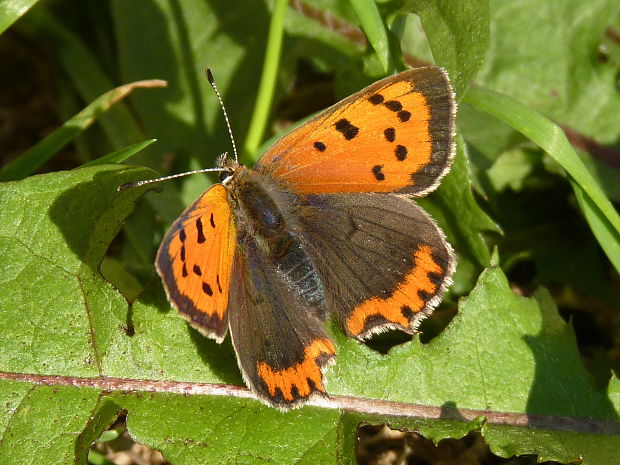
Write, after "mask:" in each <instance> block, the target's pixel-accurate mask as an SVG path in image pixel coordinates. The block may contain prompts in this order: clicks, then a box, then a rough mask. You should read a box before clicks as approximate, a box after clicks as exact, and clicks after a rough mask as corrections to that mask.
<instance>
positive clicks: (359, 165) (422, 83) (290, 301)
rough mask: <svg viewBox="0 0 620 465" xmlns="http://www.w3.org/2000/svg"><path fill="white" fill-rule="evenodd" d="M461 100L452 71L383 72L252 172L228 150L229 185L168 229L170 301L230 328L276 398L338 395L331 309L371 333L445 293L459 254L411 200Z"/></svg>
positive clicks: (243, 358)
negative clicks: (332, 376)
mask: <svg viewBox="0 0 620 465" xmlns="http://www.w3.org/2000/svg"><path fill="white" fill-rule="evenodd" d="M216 91H217V89H216ZM218 97H219V93H218ZM455 107H456V104H455V101H454V95H453V92H452V88H451V86H450V83H449V80H448V77H447V75H446V73H445V71H443V70H442V69H441V68H437V67H426V68H417V69H412V70H408V71H405V72H402V73H400V74H396V75H393V76H391V77H388V78H385V79H383V80H380V81H378V82H375V83H374V84H372V85H370V86H369V87H366V88H365V89H363V90H361V91H359V92H357V93H355V94H353V95H351V96H349V97H348V98H345V99H344V100H342V101H340V102H338V103H337V104H335V105H334V106H332V107H331V108H329V109H327V110H325V111H323V112H322V113H321V114H319V115H318V116H316V117H314V118H312V119H310V120H308V121H307V122H305V123H304V124H301V125H300V126H298V127H297V128H295V129H293V130H292V131H291V132H289V133H288V134H286V135H284V136H283V137H282V138H281V139H279V140H278V141H277V142H275V143H274V144H273V145H272V146H271V147H270V148H269V149H268V150H267V151H266V152H265V153H264V154H263V155H262V157H261V158H260V159H259V161H258V162H257V164H256V166H255V167H254V168H253V169H251V168H248V167H246V166H243V165H240V164H239V163H237V162H236V161H234V160H226V159H222V160H220V162H219V167H218V169H219V170H220V171H221V174H220V179H221V183H219V184H214V185H212V186H211V187H210V188H208V189H207V190H206V191H205V192H204V193H203V194H202V195H201V196H200V197H199V198H198V199H197V200H196V201H195V202H194V203H193V204H192V205H191V206H190V207H189V208H187V209H186V210H185V211H184V212H183V214H181V216H180V217H179V218H178V219H177V220H176V221H175V222H174V224H173V225H172V226H171V228H170V230H169V231H168V232H167V234H166V235H165V237H164V239H163V241H162V243H161V246H160V248H159V251H158V254H157V259H156V269H157V272H158V273H159V275H160V276H161V278H162V281H163V284H164V287H165V290H166V293H167V296H168V299H169V301H170V302H171V304H172V305H173V306H174V307H176V309H177V310H178V311H179V312H180V314H181V315H182V316H183V317H184V318H185V319H186V320H187V321H188V322H189V324H190V325H191V326H193V327H194V328H196V329H197V330H198V331H199V332H201V333H202V334H203V335H204V336H206V337H209V338H213V339H215V340H216V341H217V342H218V343H221V342H222V341H223V340H224V338H225V336H226V334H227V333H229V334H230V336H231V339H232V344H233V346H234V349H235V352H236V355H237V361H238V364H239V368H240V370H241V373H242V375H243V379H244V381H245V383H246V385H247V386H248V388H249V389H250V390H251V391H252V392H253V393H254V394H255V395H256V396H257V397H258V398H259V399H260V400H262V401H263V402H264V403H266V404H268V405H271V406H274V407H276V408H279V409H281V410H286V409H289V408H293V407H297V406H299V405H301V404H303V403H304V402H305V401H307V400H308V399H310V398H312V397H314V396H327V392H326V389H325V378H324V371H325V369H326V367H327V366H328V365H329V364H330V363H333V362H334V361H335V356H336V347H335V345H334V343H333V341H332V340H331V339H330V337H329V336H328V334H327V332H326V330H325V327H324V326H325V321H326V319H328V318H335V319H336V320H337V322H338V323H339V325H340V327H341V328H342V330H343V331H344V333H345V334H346V335H347V336H349V337H352V338H356V339H358V340H360V341H362V340H364V339H366V338H368V337H369V336H371V335H373V334H374V333H379V332H381V331H385V330H387V329H398V330H401V331H404V332H406V333H414V332H415V330H416V328H417V327H418V325H419V323H420V321H421V320H422V319H424V318H425V317H426V316H428V315H429V314H430V313H431V312H432V310H433V309H434V308H435V307H436V306H437V304H438V303H439V301H440V300H441V296H442V293H443V292H444V291H445V290H446V288H447V287H448V286H449V285H450V283H451V275H452V273H453V271H454V268H455V258H454V253H453V251H452V248H451V246H450V245H449V244H448V243H447V242H446V239H445V236H444V234H443V232H442V231H441V229H440V228H439V227H438V226H437V224H436V223H435V221H434V220H433V219H432V218H431V217H430V216H429V215H428V214H427V213H426V212H424V210H422V209H421V208H420V207H418V206H417V205H416V204H415V203H414V202H413V201H412V200H411V199H410V198H411V197H420V196H424V195H426V194H428V193H429V192H431V191H433V190H434V189H435V188H436V187H437V186H438V184H439V182H440V180H441V178H442V177H443V176H444V175H445V174H446V173H447V172H448V170H449V168H450V165H451V163H452V159H453V157H454V152H455V142H454V132H455Z"/></svg>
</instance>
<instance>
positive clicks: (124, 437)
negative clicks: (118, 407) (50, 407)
mask: <svg viewBox="0 0 620 465" xmlns="http://www.w3.org/2000/svg"><path fill="white" fill-rule="evenodd" d="M126 420H127V418H126V417H125V416H122V417H120V418H119V419H118V420H117V421H116V422H115V423H114V424H112V426H110V428H108V429H107V430H106V431H104V432H103V434H102V435H101V436H100V438H99V439H98V440H97V441H95V442H94V443H93V445H92V446H91V448H90V451H89V453H88V463H89V464H90V465H145V464H148V465H171V464H170V462H167V461H166V460H165V459H164V458H163V456H162V455H161V453H160V452H159V451H157V450H154V449H151V448H150V447H148V446H145V445H144V444H140V443H137V442H135V441H134V440H133V439H132V438H131V437H130V436H129V434H128V433H127V425H126Z"/></svg>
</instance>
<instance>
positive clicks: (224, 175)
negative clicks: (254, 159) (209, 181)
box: [220, 170, 232, 182]
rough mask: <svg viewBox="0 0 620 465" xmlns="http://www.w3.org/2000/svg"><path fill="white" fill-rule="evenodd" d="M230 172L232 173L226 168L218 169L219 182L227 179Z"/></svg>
mask: <svg viewBox="0 0 620 465" xmlns="http://www.w3.org/2000/svg"><path fill="white" fill-rule="evenodd" d="M231 174H232V171H228V170H225V171H220V182H223V181H225V180H226V179H228V178H229V177H230V175H231Z"/></svg>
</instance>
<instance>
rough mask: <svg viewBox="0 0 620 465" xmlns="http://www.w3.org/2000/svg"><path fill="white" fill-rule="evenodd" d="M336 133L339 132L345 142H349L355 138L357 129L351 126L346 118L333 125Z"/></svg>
mask: <svg viewBox="0 0 620 465" xmlns="http://www.w3.org/2000/svg"><path fill="white" fill-rule="evenodd" d="M334 126H335V127H336V131H338V132H340V133H341V134H342V135H343V136H344V138H345V139H346V140H351V139H353V138H355V136H357V133H358V132H359V128H357V127H355V126H353V125H352V124H351V121H349V120H348V119H346V118H342V119H341V120H338V121H336V123H335V124H334Z"/></svg>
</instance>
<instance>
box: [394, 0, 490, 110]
mask: <svg viewBox="0 0 620 465" xmlns="http://www.w3.org/2000/svg"><path fill="white" fill-rule="evenodd" d="M405 5H406V6H405V7H404V8H403V10H404V11H413V12H415V13H416V14H417V15H418V16H419V17H420V20H421V22H422V27H423V28H424V31H425V32H426V37H427V39H428V42H429V44H430V47H431V50H432V52H433V57H434V58H435V63H436V64H437V65H438V66H442V67H444V68H446V69H447V70H448V73H449V74H450V79H451V81H452V85H453V86H454V91H455V92H456V95H457V96H458V97H459V99H460V98H462V97H463V95H465V91H466V90H467V88H468V87H469V84H470V82H471V81H472V79H474V77H476V74H477V73H478V70H479V69H480V67H481V66H482V62H483V60H484V56H485V54H486V52H487V47H488V45H489V35H490V29H489V24H490V12H489V2H488V0H475V1H467V2H454V1H450V0H433V1H428V0H407V2H405Z"/></svg>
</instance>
